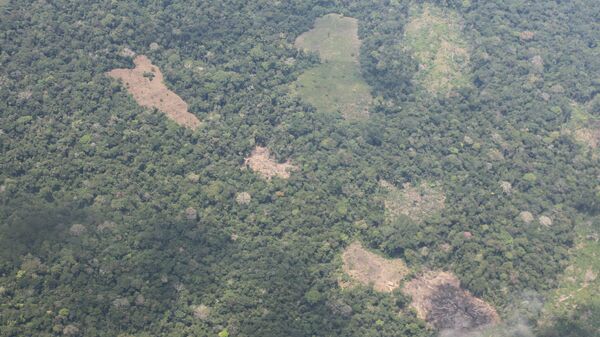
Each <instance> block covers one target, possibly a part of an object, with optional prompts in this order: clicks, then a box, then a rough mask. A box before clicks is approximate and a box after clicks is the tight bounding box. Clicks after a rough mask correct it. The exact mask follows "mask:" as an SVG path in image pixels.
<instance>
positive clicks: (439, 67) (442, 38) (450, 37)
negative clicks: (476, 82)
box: [404, 5, 470, 94]
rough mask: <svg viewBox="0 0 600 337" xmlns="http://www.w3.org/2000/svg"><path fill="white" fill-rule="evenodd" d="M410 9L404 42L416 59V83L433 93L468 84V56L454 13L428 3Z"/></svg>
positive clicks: (442, 92) (447, 91) (449, 90)
mask: <svg viewBox="0 0 600 337" xmlns="http://www.w3.org/2000/svg"><path fill="white" fill-rule="evenodd" d="M414 12H415V13H416V14H415V15H414V16H413V18H412V19H411V21H410V22H409V23H408V24H407V25H406V27H405V31H404V44H405V47H406V48H407V49H408V50H409V51H410V52H412V54H413V56H414V57H415V58H416V59H417V60H418V61H419V73H418V75H417V79H418V80H419V82H420V83H421V84H422V85H423V86H424V87H425V88H426V89H427V91H429V92H430V93H436V94H437V93H441V94H449V93H450V92H451V91H452V90H453V89H455V88H458V87H464V86H466V85H468V83H469V76H468V68H469V59H470V56H469V52H468V50H467V43H466V42H465V41H464V39H463V37H462V32H461V31H462V28H461V26H460V19H459V17H458V15H457V14H456V13H454V12H442V10H441V9H439V8H436V7H434V6H429V5H425V6H423V8H422V9H420V10H414Z"/></svg>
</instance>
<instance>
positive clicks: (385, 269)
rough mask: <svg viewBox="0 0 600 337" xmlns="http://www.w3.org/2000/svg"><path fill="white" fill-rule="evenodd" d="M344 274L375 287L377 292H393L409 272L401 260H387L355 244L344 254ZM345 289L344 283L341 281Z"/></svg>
mask: <svg viewBox="0 0 600 337" xmlns="http://www.w3.org/2000/svg"><path fill="white" fill-rule="evenodd" d="M342 260H343V262H344V266H343V269H344V272H345V273H346V274H348V275H349V276H350V277H351V278H352V279H354V280H356V281H358V282H360V283H361V284H364V285H371V284H372V285H373V288H374V289H375V290H376V291H381V292H391V291H393V290H394V289H396V288H398V287H399V286H400V282H401V281H402V279H403V278H404V276H406V274H407V273H408V272H409V270H408V268H407V267H406V265H405V264H404V262H403V261H402V260H400V259H386V258H384V257H382V256H379V255H377V254H375V253H371V252H370V251H368V250H366V249H365V248H363V246H362V245H361V244H360V243H358V242H354V243H352V244H351V245H350V246H348V248H346V250H345V251H344V252H343V253H342ZM340 285H341V286H342V287H343V286H344V283H343V282H342V281H340Z"/></svg>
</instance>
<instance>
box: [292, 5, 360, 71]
mask: <svg viewBox="0 0 600 337" xmlns="http://www.w3.org/2000/svg"><path fill="white" fill-rule="evenodd" d="M294 45H295V46H296V48H298V49H301V50H304V51H313V52H316V53H318V54H319V56H320V57H321V60H323V61H338V62H341V61H346V62H353V63H358V53H359V50H360V40H359V38H358V20H356V19H355V18H350V17H344V16H343V15H340V14H327V15H325V16H323V17H321V18H318V19H317V20H316V21H315V26H314V28H313V29H311V30H309V31H308V32H306V33H304V34H302V35H300V36H298V37H297V38H296V41H295V43H294Z"/></svg>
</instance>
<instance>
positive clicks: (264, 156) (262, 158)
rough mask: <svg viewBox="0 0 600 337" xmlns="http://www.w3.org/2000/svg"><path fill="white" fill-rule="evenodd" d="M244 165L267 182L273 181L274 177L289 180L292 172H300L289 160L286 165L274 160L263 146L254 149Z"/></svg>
mask: <svg viewBox="0 0 600 337" xmlns="http://www.w3.org/2000/svg"><path fill="white" fill-rule="evenodd" d="M244 164H245V165H246V166H248V167H250V169H252V171H254V172H257V173H259V174H260V175H261V176H262V177H263V178H265V179H267V180H271V178H273V177H279V178H282V179H288V178H289V177H290V172H292V171H296V170H298V167H297V166H294V165H292V164H291V163H290V161H289V160H288V161H286V162H285V163H278V162H277V161H275V160H273V159H272V158H271V153H270V152H269V149H267V148H266V147H262V146H257V147H256V148H254V150H252V153H251V154H250V156H249V157H247V158H246V160H245V161H244Z"/></svg>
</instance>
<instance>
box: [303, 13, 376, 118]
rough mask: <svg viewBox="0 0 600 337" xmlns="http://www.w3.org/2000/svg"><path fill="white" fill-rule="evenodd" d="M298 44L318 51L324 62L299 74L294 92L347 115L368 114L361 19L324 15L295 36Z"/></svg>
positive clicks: (321, 106) (369, 95) (319, 107)
mask: <svg viewBox="0 0 600 337" xmlns="http://www.w3.org/2000/svg"><path fill="white" fill-rule="evenodd" d="M295 46H296V48H298V49H300V50H303V51H306V52H316V53H318V54H319V56H320V58H321V61H322V63H321V64H320V65H318V66H316V67H313V68H311V69H308V70H307V71H305V72H304V74H302V75H300V77H299V78H298V80H297V81H296V82H295V83H294V84H293V85H292V88H291V90H292V92H293V93H295V94H297V95H299V96H300V97H301V98H302V99H304V100H305V101H306V102H308V103H310V104H312V105H313V106H315V107H316V108H317V109H318V110H319V111H322V112H328V113H329V112H331V113H341V114H342V115H343V116H344V118H346V119H361V118H364V117H367V116H368V114H369V111H368V108H369V105H370V104H371V101H372V97H371V93H370V90H371V89H370V87H369V85H368V84H367V83H366V82H365V81H364V79H363V78H362V75H361V73H360V65H359V62H358V55H359V52H360V40H359V38H358V20H356V19H354V18H349V17H344V16H342V15H339V14H328V15H325V16H323V17H321V18H318V19H317V20H316V21H315V26H314V28H313V29H311V30H310V31H308V32H306V33H304V34H302V35H300V36H298V38H296V42H295Z"/></svg>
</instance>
